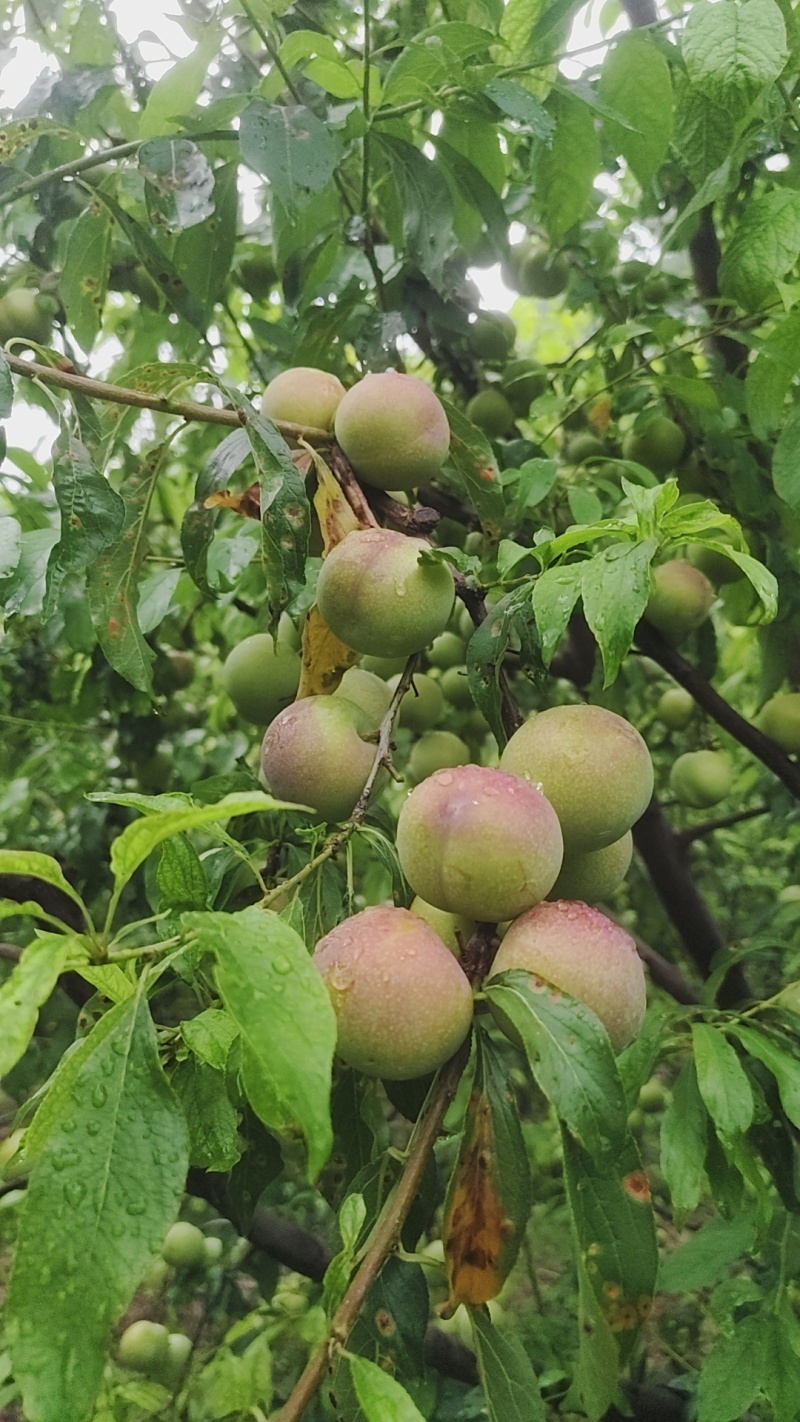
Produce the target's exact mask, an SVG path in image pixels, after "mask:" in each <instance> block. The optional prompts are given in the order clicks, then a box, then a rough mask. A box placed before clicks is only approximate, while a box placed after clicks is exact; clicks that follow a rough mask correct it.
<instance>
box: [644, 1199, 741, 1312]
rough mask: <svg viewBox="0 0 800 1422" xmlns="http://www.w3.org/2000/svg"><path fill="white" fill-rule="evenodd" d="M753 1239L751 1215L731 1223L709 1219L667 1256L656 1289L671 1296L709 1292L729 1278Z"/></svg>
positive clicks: (730, 1221) (729, 1221)
mask: <svg viewBox="0 0 800 1422" xmlns="http://www.w3.org/2000/svg"><path fill="white" fill-rule="evenodd" d="M755 1239H756V1226H755V1219H754V1216H753V1215H752V1214H745V1215H741V1216H739V1217H738V1218H737V1219H734V1220H721V1219H713V1220H709V1222H708V1224H704V1225H703V1226H702V1228H701V1229H698V1230H696V1231H695V1233H694V1234H693V1235H690V1237H689V1239H688V1240H687V1242H686V1243H685V1244H682V1245H680V1247H679V1248H678V1249H676V1250H674V1252H673V1253H672V1254H670V1255H668V1257H667V1259H666V1260H665V1262H664V1263H663V1264H662V1266H661V1270H660V1272H659V1276H658V1286H659V1288H660V1289H665V1290H666V1291H667V1293H674V1294H683V1293H687V1292H689V1291H690V1290H694V1289H710V1288H712V1287H713V1285H714V1284H717V1283H719V1282H720V1280H722V1279H727V1278H728V1276H729V1274H730V1271H731V1267H732V1265H733V1264H735V1263H736V1260H737V1259H739V1258H741V1256H742V1255H743V1254H748V1253H749V1252H750V1250H751V1249H752V1248H753V1245H754V1243H755Z"/></svg>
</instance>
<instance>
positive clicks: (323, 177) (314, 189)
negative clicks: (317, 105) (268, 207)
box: [239, 99, 337, 211]
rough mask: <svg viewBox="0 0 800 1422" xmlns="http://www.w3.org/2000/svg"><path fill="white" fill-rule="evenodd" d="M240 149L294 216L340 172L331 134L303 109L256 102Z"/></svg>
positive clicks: (242, 127) (242, 129) (243, 125)
mask: <svg viewBox="0 0 800 1422" xmlns="http://www.w3.org/2000/svg"><path fill="white" fill-rule="evenodd" d="M239 147H240V149H241V153H242V157H243V159H244V161H245V163H247V165H248V167H250V168H252V169H253V171H254V172H255V173H261V174H262V176H263V177H265V178H268V179H269V182H270V186H271V187H272V189H273V191H274V192H275V195H276V196H277V197H278V198H279V199H280V201H281V202H282V203H283V204H284V206H285V207H287V208H288V209H289V210H290V211H291V210H293V209H295V208H296V207H297V206H298V204H301V203H303V202H308V201H309V199H310V198H311V197H313V195H314V193H318V192H320V190H321V189H322V188H324V187H325V185H326V183H327V182H328V181H329V179H330V178H331V175H332V174H333V171H334V168H335V167H336V159H337V151H336V143H335V142H334V139H333V137H332V134H331V131H330V129H329V128H327V127H326V125H325V124H323V123H321V122H320V120H319V119H318V118H317V117H316V115H315V114H313V113H312V112H311V110H310V109H307V108H305V107H304V106H303V105H302V104H267V103H265V102H264V100H263V99H253V100H252V101H251V102H250V103H249V104H248V105H247V108H246V109H244V111H243V113H242V116H241V119H240V121H239Z"/></svg>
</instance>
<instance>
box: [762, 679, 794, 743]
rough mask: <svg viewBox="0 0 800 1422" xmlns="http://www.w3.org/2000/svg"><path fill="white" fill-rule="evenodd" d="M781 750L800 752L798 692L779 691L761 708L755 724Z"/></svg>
mask: <svg viewBox="0 0 800 1422" xmlns="http://www.w3.org/2000/svg"><path fill="white" fill-rule="evenodd" d="M757 724H758V726H759V728H760V730H762V731H763V732H764V735H765V736H770V737H771V739H772V740H773V741H775V743H776V745H779V746H780V748H781V750H784V751H786V752H787V753H788V754H789V755H793V754H794V753H795V751H800V691H781V692H778V695H777V696H773V697H772V698H771V700H770V701H768V702H767V703H766V705H765V706H763V707H762V709H761V711H760V713H759V716H758V722H757Z"/></svg>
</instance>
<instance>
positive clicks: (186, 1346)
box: [157, 1333, 192, 1387]
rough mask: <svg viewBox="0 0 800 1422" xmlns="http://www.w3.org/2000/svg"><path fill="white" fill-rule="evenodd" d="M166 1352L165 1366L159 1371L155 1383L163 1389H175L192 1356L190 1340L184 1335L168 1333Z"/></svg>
mask: <svg viewBox="0 0 800 1422" xmlns="http://www.w3.org/2000/svg"><path fill="white" fill-rule="evenodd" d="M167 1350H168V1351H167V1361H166V1365H165V1366H164V1368H163V1369H159V1372H158V1378H157V1381H158V1382H163V1384H164V1386H165V1387H177V1385H178V1383H179V1382H180V1380H181V1378H182V1377H183V1375H184V1373H185V1372H186V1368H187V1366H188V1363H189V1359H190V1358H191V1356H192V1340H191V1338H188V1337H187V1335H186V1334H185V1333H170V1335H169V1337H168V1338H167Z"/></svg>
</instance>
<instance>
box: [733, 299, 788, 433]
mask: <svg viewBox="0 0 800 1422" xmlns="http://www.w3.org/2000/svg"><path fill="white" fill-rule="evenodd" d="M798 370H800V311H790V312H788V313H787V315H786V316H785V317H784V318H783V320H782V321H779V322H778V323H777V324H776V326H775V329H774V330H773V332H772V334H771V335H770V336H769V337H768V338H767V340H766V341H765V342H764V345H763V346H762V348H761V350H760V351H759V353H758V355H757V356H756V358H755V360H754V361H752V362H751V364H750V365H748V367H747V375H746V377H745V396H746V400H747V417H748V419H749V421H750V425H751V427H752V430H753V434H754V435H755V436H756V439H768V438H769V436H770V435H771V434H772V433H773V432H774V430H776V429H777V428H778V426H779V425H780V424H781V421H782V418H783V410H784V406H785V402H786V396H787V395H788V393H789V390H790V388H791V385H792V380H793V378H794V376H795V375H796V373H797V371H798Z"/></svg>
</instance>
